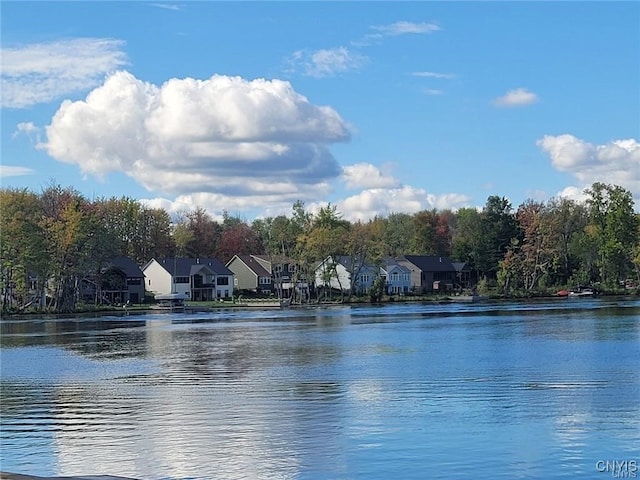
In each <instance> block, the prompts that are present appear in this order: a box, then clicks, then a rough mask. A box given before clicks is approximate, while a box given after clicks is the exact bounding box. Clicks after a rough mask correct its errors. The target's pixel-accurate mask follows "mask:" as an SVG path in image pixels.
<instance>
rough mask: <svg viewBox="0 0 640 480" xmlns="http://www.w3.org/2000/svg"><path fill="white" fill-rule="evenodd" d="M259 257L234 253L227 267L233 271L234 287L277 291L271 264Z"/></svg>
mask: <svg viewBox="0 0 640 480" xmlns="http://www.w3.org/2000/svg"><path fill="white" fill-rule="evenodd" d="M264 263H265V262H263V261H261V259H258V258H257V256H256V255H234V256H233V257H232V258H231V260H229V261H228V262H227V265H226V267H227V268H228V269H229V270H231V271H232V272H233V275H234V285H233V286H234V288H236V289H238V290H249V291H252V292H256V293H263V294H273V293H274V292H275V287H274V282H273V278H272V273H271V265H270V264H269V265H265V264H264Z"/></svg>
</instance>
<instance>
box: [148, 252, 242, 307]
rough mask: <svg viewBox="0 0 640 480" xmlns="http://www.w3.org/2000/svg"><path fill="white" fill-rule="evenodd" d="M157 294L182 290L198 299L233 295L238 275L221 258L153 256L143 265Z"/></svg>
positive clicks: (149, 283)
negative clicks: (235, 278) (235, 276)
mask: <svg viewBox="0 0 640 480" xmlns="http://www.w3.org/2000/svg"><path fill="white" fill-rule="evenodd" d="M142 271H143V273H144V276H145V288H146V290H147V291H148V292H151V293H153V294H156V295H157V294H163V295H166V294H170V293H179V294H183V295H185V296H186V298H188V299H190V300H194V301H211V300H216V299H223V298H231V297H232V296H233V284H234V274H233V272H232V271H231V270H229V269H228V268H227V267H226V266H225V265H224V264H223V263H222V262H221V261H220V260H218V259H217V258H159V259H156V258H153V259H151V260H150V261H149V262H147V264H146V265H145V266H144V267H143V268H142Z"/></svg>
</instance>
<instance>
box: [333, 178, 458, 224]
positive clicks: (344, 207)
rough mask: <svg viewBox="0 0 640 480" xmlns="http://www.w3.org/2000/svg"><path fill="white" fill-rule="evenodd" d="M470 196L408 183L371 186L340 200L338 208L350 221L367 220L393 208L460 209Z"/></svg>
mask: <svg viewBox="0 0 640 480" xmlns="http://www.w3.org/2000/svg"><path fill="white" fill-rule="evenodd" d="M468 202H469V197H467V196H466V195H463V194H459V193H447V194H444V195H434V194H431V193H427V192H426V191H425V190H424V189H421V188H415V187H412V186H409V185H402V186H400V187H398V188H390V189H387V188H370V189H368V190H364V191H362V192H360V193H358V194H357V195H352V196H350V197H348V198H346V199H344V200H341V201H339V202H337V205H338V210H340V211H341V212H343V214H344V218H346V219H347V220H350V221H356V220H362V221H366V220H369V219H371V218H374V217H375V216H387V215H388V214H390V213H393V212H405V213H416V212H419V211H421V210H425V209H432V208H436V209H452V210H455V209H458V208H460V207H463V206H465V205H467V204H468Z"/></svg>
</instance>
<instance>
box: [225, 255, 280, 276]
mask: <svg viewBox="0 0 640 480" xmlns="http://www.w3.org/2000/svg"><path fill="white" fill-rule="evenodd" d="M256 256H257V255H235V258H238V259H240V261H242V263H244V264H245V265H246V266H247V268H249V269H250V270H251V271H253V273H255V274H256V275H257V276H258V277H270V276H271V273H270V272H269V271H268V270H267V269H265V268H264V267H263V266H262V265H261V264H260V262H259V261H258V260H256V259H255V258H254V257H256ZM231 260H233V259H231ZM229 263H231V262H229Z"/></svg>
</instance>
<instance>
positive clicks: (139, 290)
mask: <svg viewBox="0 0 640 480" xmlns="http://www.w3.org/2000/svg"><path fill="white" fill-rule="evenodd" d="M78 288H79V295H80V297H81V298H82V300H84V301H87V302H96V303H101V304H104V303H106V304H110V305H124V304H126V303H143V302H144V293H145V290H144V274H143V273H142V270H141V269H140V267H139V266H138V264H137V263H136V262H134V261H133V260H132V259H131V258H129V257H112V258H110V259H108V260H106V261H104V262H103V263H102V265H101V266H100V268H99V269H98V271H97V272H92V273H90V274H88V275H86V276H84V277H83V278H82V280H81V282H80V284H79V287H78Z"/></svg>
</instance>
